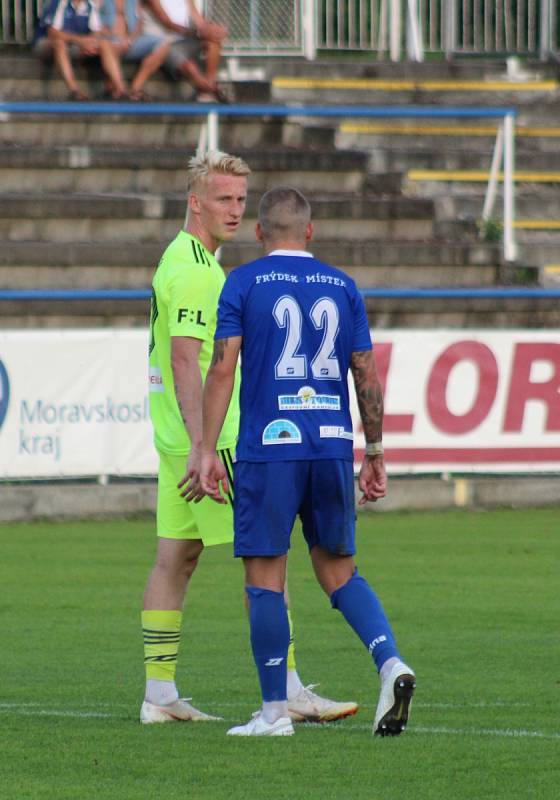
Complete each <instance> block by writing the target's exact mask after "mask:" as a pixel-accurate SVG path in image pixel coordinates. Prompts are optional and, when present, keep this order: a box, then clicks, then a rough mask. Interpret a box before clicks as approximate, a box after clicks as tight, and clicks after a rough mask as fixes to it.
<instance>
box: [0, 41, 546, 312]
mask: <svg viewBox="0 0 560 800" xmlns="http://www.w3.org/2000/svg"><path fill="white" fill-rule="evenodd" d="M263 67H264V68H263ZM246 69H247V71H248V70H253V69H261V70H263V75H262V79H260V80H254V79H251V80H242V79H241V80H240V79H239V77H237V79H236V80H235V81H228V80H226V81H225V85H226V90H227V91H228V93H229V95H230V97H232V99H235V100H236V101H239V102H249V101H250V102H267V101H268V100H270V99H272V100H282V101H284V100H290V101H295V100H300V99H302V100H304V101H307V98H306V96H303V97H302V96H301V94H300V93H298V91H299V90H293V89H286V88H281V86H280V85H279V84H278V77H275V75H276V76H278V75H279V73H280V69H282V74H283V75H285V76H286V78H287V79H289V78H290V77H294V76H295V77H302V75H303V76H304V77H309V78H310V79H313V78H315V77H317V76H319V77H320V76H324V75H325V70H326V65H325V64H304V63H302V62H301V61H290V60H281V61H280V60H271V61H265V60H263V61H260V62H256V61H252V60H250V59H248V60H247V62H246ZM489 69H490V70H491V71H492V72H491V74H492V75H493V74H494V72H495V73H496V74H497V75H498V78H497V79H499V76H500V75H501V73H502V72H503V70H504V69H505V65H504V64H501V63H497V62H492V63H491V64H490V65H488V64H481V63H475V62H472V63H469V64H464V65H448V64H437V65H434V64H431V63H429V64H426V65H421V69H420V71H419V70H418V68H417V65H416V66H415V67H414V75H415V79H416V80H419V78H420V77H422V78H425V79H426V80H428V79H430V78H433V77H434V76H436V77H437V76H439V78H440V79H442V80H451V79H452V80H454V81H457V80H461V79H463V80H464V79H465V78H469V79H471V80H472V78H473V74H474V73H476V75H475V77H478V76H479V75H481V76H484V75H488V70H489ZM79 73H80V77H81V78H82V79H85V78H86V77H87V78H88V86H89V88H90V90H92V91H93V92H94V93H95V92H100V91H101V89H102V81H101V76H100V75H99V72H97V71H95V69H94V70H93V71H89V70H87V71H86V70H85V69H84V68H80V70H79ZM420 73H421V74H420ZM410 74H412V72H411V65H399V66H397V67H395V66H394V65H382V64H375V65H370V64H365V65H364V64H363V63H362V64H347V63H344V64H343V63H341V64H332V63H331V64H329V67H328V75H329V76H332V77H333V78H337V77H342V78H345V79H346V78H350V79H358V80H360V79H362V78H364V77H365V79H367V80H376V79H379V80H387V81H389V80H390V81H393V82H394V81H398V80H401V81H404V80H408V76H409V75H410ZM442 75H443V77H442ZM224 77H225V78H226V79H227V78H228V74H227V73H225V74H224ZM539 80H541V82H542V83H544V84H546V86H547V87H548V88H545V89H542V90H538V91H542V92H545V95H546V96H547V97H548V95H547V94H546V92H551V91H552V92H554V91H555V90H554V89H550V85H551V83H554V79H553V78H552V77H551V76H549V75H547V76H541V77H540V78H539ZM149 90H150V93H151V94H152V95H154V97H155V99H156V100H162V101H163V100H175V101H176V100H181V99H182V100H190V99H191V91H190V89H189V87H188V86H186V85H178V84H175V83H172V82H170V81H169V80H168V79H167V78H166V77H165V76H163V75H162V76H158V77H157V79H155V80H154V81H152V82H151V83H150V86H149ZM305 91H307V89H306V90H305ZM337 91H338V90H332V91H331V90H323V89H315V90H313V92H312V102H314V103H317V102H323V101H328V102H332V101H333V100H336V99H337V97H338V94H337ZM411 91H412V92H413V94H414V98H413V99H412V100H403V97H407V96H408V94H409V93H410V92H411ZM422 91H423V90H422V89H413V90H410V89H404V88H402V86H399V84H398V83H397V84H396V88H394V89H389V88H386V89H383V91H382V94H383V95H384V96H383V97H381V95H380V96H378V92H374V93H371V92H370V91H369V90H367V92H366V94H367V100H366V98H365V97H364V92H363V90H358V94H359V95H360V96H359V97H356V95H354V94H352V93H351V90H347V89H344V90H343V95H344V102H345V103H348V102H354V101H355V102H360V103H363V102H372V103H384V104H387V103H389V102H397V103H398V104H405V103H406V102H415V103H416V102H421V101H422V99H421V100H419V99H418V96H419V93H420V94H421V93H422ZM453 91H455V92H456V90H453ZM492 91H494V90H492ZM535 91H537V90H535ZM286 93H287V94H286ZM65 94H66V93H65V91H64V87H63V85H62V83H61V81H60V80H59V79H58V78H57V76H56V75H54V73H53V72H52V70H49V69H46V68H45V67H44V66H43V65H41V64H39V63H38V62H37V61H36V60H35V59H34V58H33V57H31V56H30V55H29V54H28V53H26V52H25V51H21V50H17V49H14V48H12V49H9V50H7V51H3V52H2V53H0V95H1V96H2V98H3V99H5V100H8V99H11V100H17V99H19V100H22V99H46V98H49V99H63V98H64V97H65ZM466 94H467V93H466V92H464V91H461V92H460V95H461V100H460V101H458V100H457V98H455V100H454V102H461V103H462V104H463V103H465V102H471V101H472V102H473V103H474V101H473V100H472V96H471V94H472V93H471V94H469V100H468V101H467V97H466ZM526 94H528V95H529V97H530V98H533V100H534V92H533V89H531V90H528V91H527V92H526ZM439 100H440V98H439V96H438V98H437V101H438V102H439ZM533 100H531V102H533ZM430 102H434V97H433V96H430ZM483 102H486V103H487V104H488V103H489V101H488V98H487V97H486V96H485V99H484V100H483V101H481V100H480V97H478V95H477V97H476V104H479V103H480V104H482V103H483ZM508 102H509V101H508ZM492 104H495V103H494V95H493V96H492ZM496 104H497V103H496ZM202 113H204V107H202ZM203 119H204V117H203V116H201V118H200V119H193V118H188V119H177V118H171V117H162V118H158V119H154V118H149V117H148V118H144V117H131V116H124V115H120V114H114V115H111V116H110V117H103V118H99V117H93V116H87V115H76V116H72V117H68V118H60V117H57V116H56V115H47V116H44V115H36V116H32V115H3V117H2V119H1V121H0V187H1V189H0V245H1V246H0V288H14V289H30V288H53V289H62V288H66V289H71V288H75V289H80V288H82V289H86V288H87V289H93V288H146V287H148V286H149V284H150V280H151V276H152V274H153V270H154V268H155V266H156V265H157V262H158V259H159V256H160V254H161V252H162V249H163V248H164V247H165V245H166V243H167V242H168V241H169V240H170V239H171V238H172V237H173V236H174V235H175V233H176V231H177V230H178V229H179V228H180V227H181V225H182V222H183V218H184V211H185V207H184V193H183V187H184V166H185V164H186V160H187V158H188V157H189V156H190V155H191V154H192V153H193V152H194V150H195V148H196V144H197V140H198V135H199V130H200V123H201V122H202V121H203ZM220 137H221V138H220V146H221V147H222V148H223V149H226V150H231V151H233V152H236V153H239V154H240V155H243V156H244V157H246V158H247V160H248V162H249V164H250V165H251V167H252V169H253V175H252V178H251V193H250V197H249V204H248V212H247V219H246V221H245V223H244V225H243V226H242V229H241V231H240V233H239V235H238V240H237V241H236V242H235V243H232V244H229V245H227V246H225V247H224V248H223V252H222V262H223V264H224V266H225V267H226V268H230V267H233V266H236V265H237V264H239V263H241V262H242V261H245V260H248V259H251V258H254V257H256V256H257V255H258V254H259V248H258V247H257V245H256V244H255V243H254V241H253V228H254V220H255V212H256V205H257V202H258V196H259V194H260V193H261V192H262V191H264V190H266V189H267V188H270V187H271V186H273V185H277V184H279V183H288V184H291V185H294V186H297V187H298V188H300V189H302V190H303V191H304V192H305V193H306V194H307V195H308V196H309V198H310V200H311V202H312V205H313V210H314V217H315V228H316V239H315V243H314V246H313V252H314V253H315V254H316V255H317V256H318V257H319V258H324V259H325V260H330V261H332V262H333V263H335V264H337V265H339V266H340V267H342V268H343V269H346V270H347V271H348V272H349V273H350V274H351V275H352V276H353V277H354V278H355V280H356V281H357V283H358V284H359V285H360V286H362V287H373V286H493V285H499V284H501V283H503V282H504V280H508V281H516V280H519V279H523V278H526V277H527V275H526V274H525V272H521V273H519V272H517V271H516V270H515V269H512V268H511V267H508V268H505V267H504V265H503V264H502V259H501V247H500V244H499V242H491V241H484V240H483V239H481V238H480V237H479V235H478V230H477V227H476V217H477V211H476V208H477V204H479V201H480V208H482V200H481V195H480V192H481V191H483V188H484V186H483V184H481V185H480V186H479V185H478V184H476V185H475V186H474V188H473V187H471V185H470V184H469V185H468V187H469V188H468V191H465V184H463V183H460V184H459V185H458V186H457V184H456V183H454V182H450V183H449V185H447V186H446V189H445V190H443V191H442V190H441V189H442V187H443V185H444V183H445V182H442V181H440V182H438V183H437V184H436V183H434V182H433V181H430V180H414V178H412V177H411V172H412V171H413V170H415V169H416V170H418V169H424V170H440V171H441V170H446V169H447V170H448V169H454V170H470V171H472V170H477V169H478V170H480V169H486V168H487V167H488V165H489V163H490V157H491V138H487V139H486V140H483V139H482V138H480V137H478V138H477V137H475V138H474V139H473V138H472V137H471V139H470V141H471V143H472V141H474V142H475V145H476V146H474V147H469V146H467V144H468V142H459V143H457V140H456V138H455V137H454V136H447V137H445V136H443V137H440V136H438V137H437V138H435V137H430V136H427V137H423V136H418V135H417V134H414V141H415V142H416V144H415V145H414V146H412V142H411V139H410V137H409V136H407V135H406V134H405V135H395V134H394V133H390V132H389V133H383V132H381V133H374V134H372V133H371V132H366V133H360V132H358V133H356V132H352V130H349V129H348V130H345V129H344V127H343V125H338V124H336V125H335V124H333V123H332V121H331V122H325V121H322V122H321V123H317V122H316V121H314V122H311V121H308V122H303V121H296V120H292V121H289V122H284V121H282V120H279V119H269V120H255V119H248V118H245V119H242V118H230V119H229V120H228V119H223V120H222V122H221V125H220ZM543 141H544V142H545V144H544V145H543V149H542V150H541V149H539V150H538V151H537V152H534V151H533V150H532V149H531V147H529V145H527V148H526V155H527V159H528V160H527V169H531V170H539V169H545V168H548V169H553V166H551V165H554V164H556V162H557V161H558V158H557V155H556V153H555V152H554V150H553V148H552V147H551V146H550V142H549V140H548V138H547V137H546V136H545V137H544V138H543ZM532 144H533V142H531V145H532ZM549 146H550V149H547V148H548V147H549ZM522 153H523V150H522V146H520V147H519V148H518V155H519V159H521V155H522ZM523 168H525V167H523ZM558 168H559V169H560V162H558ZM556 203H557V199H555V198H553V197H552V194H551V196H550V204H551V205H550V208H556V205H555V204H556ZM527 208H529V201H527ZM533 233H534V232H533ZM540 233H542V232H540ZM545 245H546V242H545V241H544V240H543V244H542V246H543V247H544V246H545ZM523 266H525V264H523ZM534 272H535V271H534V270H533V271H529V280H534ZM367 305H368V311H369V313H370V317H371V319H372V322H373V323H374V324H376V325H377V326H382V327H391V326H393V327H394V326H407V325H412V326H414V325H424V326H426V325H429V326H434V325H441V326H466V327H473V326H480V325H484V326H487V327H492V326H494V325H498V326H506V327H517V326H525V325H528V326H532V327H533V326H535V327H541V326H544V325H549V324H553V322H554V321H556V324H557V322H558V309H557V305H558V303H557V302H556V303H553V302H550V301H549V300H548V299H544V300H540V301H535V300H533V301H522V300H516V301H513V300H503V301H498V300H492V301H482V300H476V301H472V300H465V299H462V300H459V299H457V300H453V301H449V300H444V301H434V300H430V301H429V306H428V305H427V304H426V301H421V300H414V299H411V300H406V301H405V300H402V299H398V300H395V299H383V300H381V299H377V300H375V302H374V301H372V300H369V301H368V303H367ZM0 314H1V315H2V319H3V323H4V325H5V326H6V327H9V326H17V327H27V326H29V327H31V326H36V325H42V326H59V325H68V326H71V325H72V326H74V325H99V324H117V325H131V324H132V325H145V324H146V319H147V304H146V303H145V302H143V301H126V302H124V301H121V302H117V301H103V303H100V302H95V303H86V302H83V301H80V302H77V301H76V302H75V301H72V302H70V303H68V302H66V303H63V302H48V303H46V302H38V301H34V302H33V303H28V302H23V301H22V302H11V303H9V304H8V303H6V302H3V303H1V304H0Z"/></svg>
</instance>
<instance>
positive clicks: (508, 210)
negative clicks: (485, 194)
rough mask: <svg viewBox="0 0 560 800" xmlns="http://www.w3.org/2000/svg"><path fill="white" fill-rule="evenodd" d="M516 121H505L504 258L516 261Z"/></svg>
mask: <svg viewBox="0 0 560 800" xmlns="http://www.w3.org/2000/svg"><path fill="white" fill-rule="evenodd" d="M514 170H515V120H514V116H513V114H506V116H505V119H504V258H505V260H506V261H515V259H516V257H517V247H516V244H515V234H514V229H513V224H514V219H515V197H514V185H515V175H514Z"/></svg>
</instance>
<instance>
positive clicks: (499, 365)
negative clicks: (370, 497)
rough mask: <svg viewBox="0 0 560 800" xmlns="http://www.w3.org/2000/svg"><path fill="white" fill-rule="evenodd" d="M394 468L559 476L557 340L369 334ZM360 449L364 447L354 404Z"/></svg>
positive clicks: (539, 335)
mask: <svg viewBox="0 0 560 800" xmlns="http://www.w3.org/2000/svg"><path fill="white" fill-rule="evenodd" d="M373 339H374V346H375V354H376V361H377V365H378V371H379V375H380V379H381V384H382V386H383V390H384V397H385V419H384V426H383V431H384V433H383V441H384V445H385V452H386V461H387V465H388V470H389V471H390V472H392V473H399V472H401V473H413V472H418V473H420V472H423V473H425V472H527V471H533V472H557V471H560V332H559V331H550V330H548V331H544V330H543V331H532V330H531V331H530V330H509V331H486V330H465V331H455V330H454V331H445V330H432V331H422V330H390V331H381V332H378V333H376V332H375V331H374V332H373ZM353 417H354V421H355V425H354V430H355V432H356V435H355V439H354V443H355V450H356V455H357V456H358V457H360V455H361V451H362V450H363V446H364V439H363V433H362V432H361V425H360V424H359V419H358V414H357V407H356V404H355V400H354V410H353Z"/></svg>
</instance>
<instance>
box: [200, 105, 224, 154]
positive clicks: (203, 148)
mask: <svg viewBox="0 0 560 800" xmlns="http://www.w3.org/2000/svg"><path fill="white" fill-rule="evenodd" d="M218 146H219V129H218V115H217V114H216V112H215V111H209V112H208V116H207V117H206V122H203V123H202V125H201V126H200V133H199V134H198V145H197V148H196V152H197V155H202V154H203V153H206V152H208V150H217V149H218Z"/></svg>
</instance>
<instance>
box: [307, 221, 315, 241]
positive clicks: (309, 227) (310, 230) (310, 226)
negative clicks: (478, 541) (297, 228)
mask: <svg viewBox="0 0 560 800" xmlns="http://www.w3.org/2000/svg"><path fill="white" fill-rule="evenodd" d="M311 239H313V223H312V222H308V223H307V225H306V226H305V241H306V242H310V241H311Z"/></svg>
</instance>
